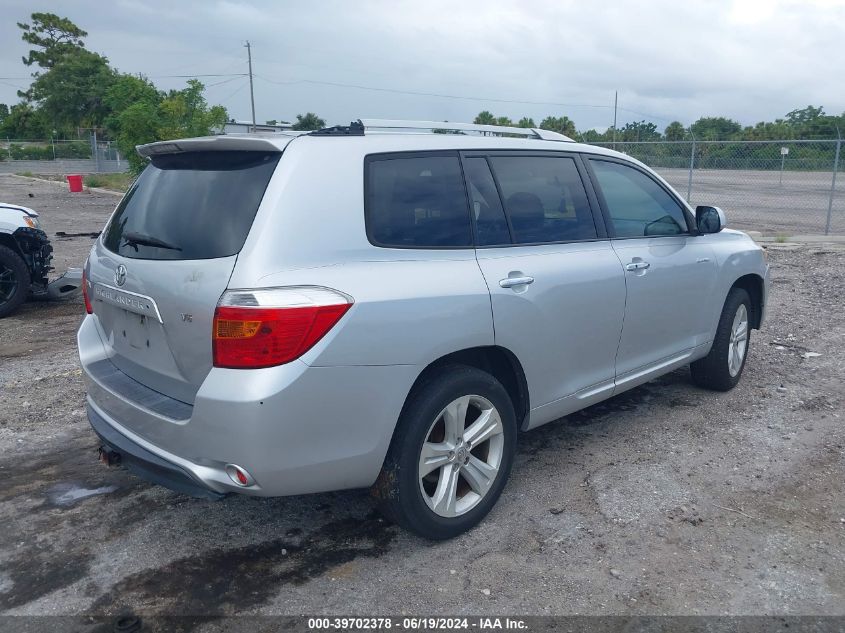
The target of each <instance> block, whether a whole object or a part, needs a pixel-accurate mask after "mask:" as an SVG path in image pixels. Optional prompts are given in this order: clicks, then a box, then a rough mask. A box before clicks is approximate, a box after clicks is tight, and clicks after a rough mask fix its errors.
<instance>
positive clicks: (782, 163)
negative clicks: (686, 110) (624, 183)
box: [596, 140, 845, 235]
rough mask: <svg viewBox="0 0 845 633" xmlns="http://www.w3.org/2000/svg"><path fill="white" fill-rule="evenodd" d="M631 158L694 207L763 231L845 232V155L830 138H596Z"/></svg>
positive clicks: (732, 223) (840, 145)
mask: <svg viewBox="0 0 845 633" xmlns="http://www.w3.org/2000/svg"><path fill="white" fill-rule="evenodd" d="M596 145H600V146H602V147H608V148H611V149H616V150H617V151H620V152H624V153H625V154H628V155H629V156H632V157H633V158H636V159H638V160H640V161H642V162H643V163H645V164H646V165H648V166H649V167H651V168H652V169H654V170H655V171H656V172H658V173H659V174H660V175H661V176H663V178H665V179H666V180H667V181H668V182H669V184H671V185H672V186H673V187H674V188H675V189H676V190H677V191H678V193H680V194H681V195H682V196H684V198H686V200H687V201H688V202H689V203H690V204H691V205H692V206H693V207H695V206H696V205H699V204H708V205H713V206H718V207H722V209H724V211H725V213H726V215H727V217H728V225H729V226H732V227H734V228H739V229H744V230H754V231H761V232H762V233H764V234H766V235H796V234H817V233H824V234H839V235H843V234H845V156H843V151H845V148H843V145H845V143H843V142H842V141H841V140H832V141H677V142H669V141H654V142H624V143H623V142H618V143H596Z"/></svg>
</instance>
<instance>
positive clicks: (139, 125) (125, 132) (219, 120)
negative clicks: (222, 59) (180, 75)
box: [109, 76, 228, 173]
mask: <svg viewBox="0 0 845 633" xmlns="http://www.w3.org/2000/svg"><path fill="white" fill-rule="evenodd" d="M124 77H126V76H124ZM144 81H145V80H142V83H143V82H144ZM129 83H130V82H126V85H124V88H127V87H128V86H129ZM135 89H136V90H139V91H140V94H142V95H145V98H143V99H141V100H139V101H136V102H135V103H132V105H129V106H128V107H126V108H125V109H124V110H122V111H121V112H119V113H117V114H115V115H114V117H113V118H111V119H110V121H111V124H110V127H109V129H110V130H111V131H112V134H113V135H114V138H115V141H116V142H117V146H118V149H120V151H121V152H122V153H123V154H124V155H125V156H126V157H127V160H128V161H129V164H130V166H131V168H132V170H133V171H134V172H136V173H137V172H140V171H141V169H143V168H144V165H145V164H146V163H145V161H144V160H143V159H142V158H141V157H140V156H138V154H137V152H136V151H135V147H136V146H138V145H143V144H144V143H152V142H153V141H166V140H169V139H174V138H185V137H192V136H208V135H209V134H212V133H214V132H215V131H219V130H220V129H222V127H223V125H224V124H225V123H226V121H227V120H228V114H227V112H226V109H225V108H224V107H223V106H219V105H218V106H211V107H209V106H208V103H207V102H206V100H205V97H203V90H204V86H203V85H202V83H200V82H199V81H197V80H196V79H191V80H189V81H188V85H187V86H186V87H185V88H183V89H182V90H171V91H170V92H169V93H167V95H166V96H162V95H161V93H158V98H156V97H155V96H154V95H153V93H152V92H151V91H150V90H149V84H147V85H145V86H142V85H139V84H136V85H135ZM114 92H120V91H117V90H115V91H113V94H112V95H111V96H112V97H115V98H116V95H115V94H114Z"/></svg>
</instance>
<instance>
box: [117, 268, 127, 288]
mask: <svg viewBox="0 0 845 633" xmlns="http://www.w3.org/2000/svg"><path fill="white" fill-rule="evenodd" d="M114 283H116V284H117V285H118V286H122V285H123V284H125V283H126V266H124V265H123V264H121V265H120V266H118V267H117V268H115V269H114Z"/></svg>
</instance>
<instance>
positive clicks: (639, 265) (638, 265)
mask: <svg viewBox="0 0 845 633" xmlns="http://www.w3.org/2000/svg"><path fill="white" fill-rule="evenodd" d="M650 266H651V264H649V263H648V262H631V263H630V264H625V270H644V269H646V268H648V267H650Z"/></svg>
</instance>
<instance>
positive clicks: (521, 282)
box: [499, 277, 534, 288]
mask: <svg viewBox="0 0 845 633" xmlns="http://www.w3.org/2000/svg"><path fill="white" fill-rule="evenodd" d="M533 283H534V277H508V278H507V279H502V280H501V281H499V285H500V286H501V287H502V288H513V287H514V286H527V285H528V284H533Z"/></svg>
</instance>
